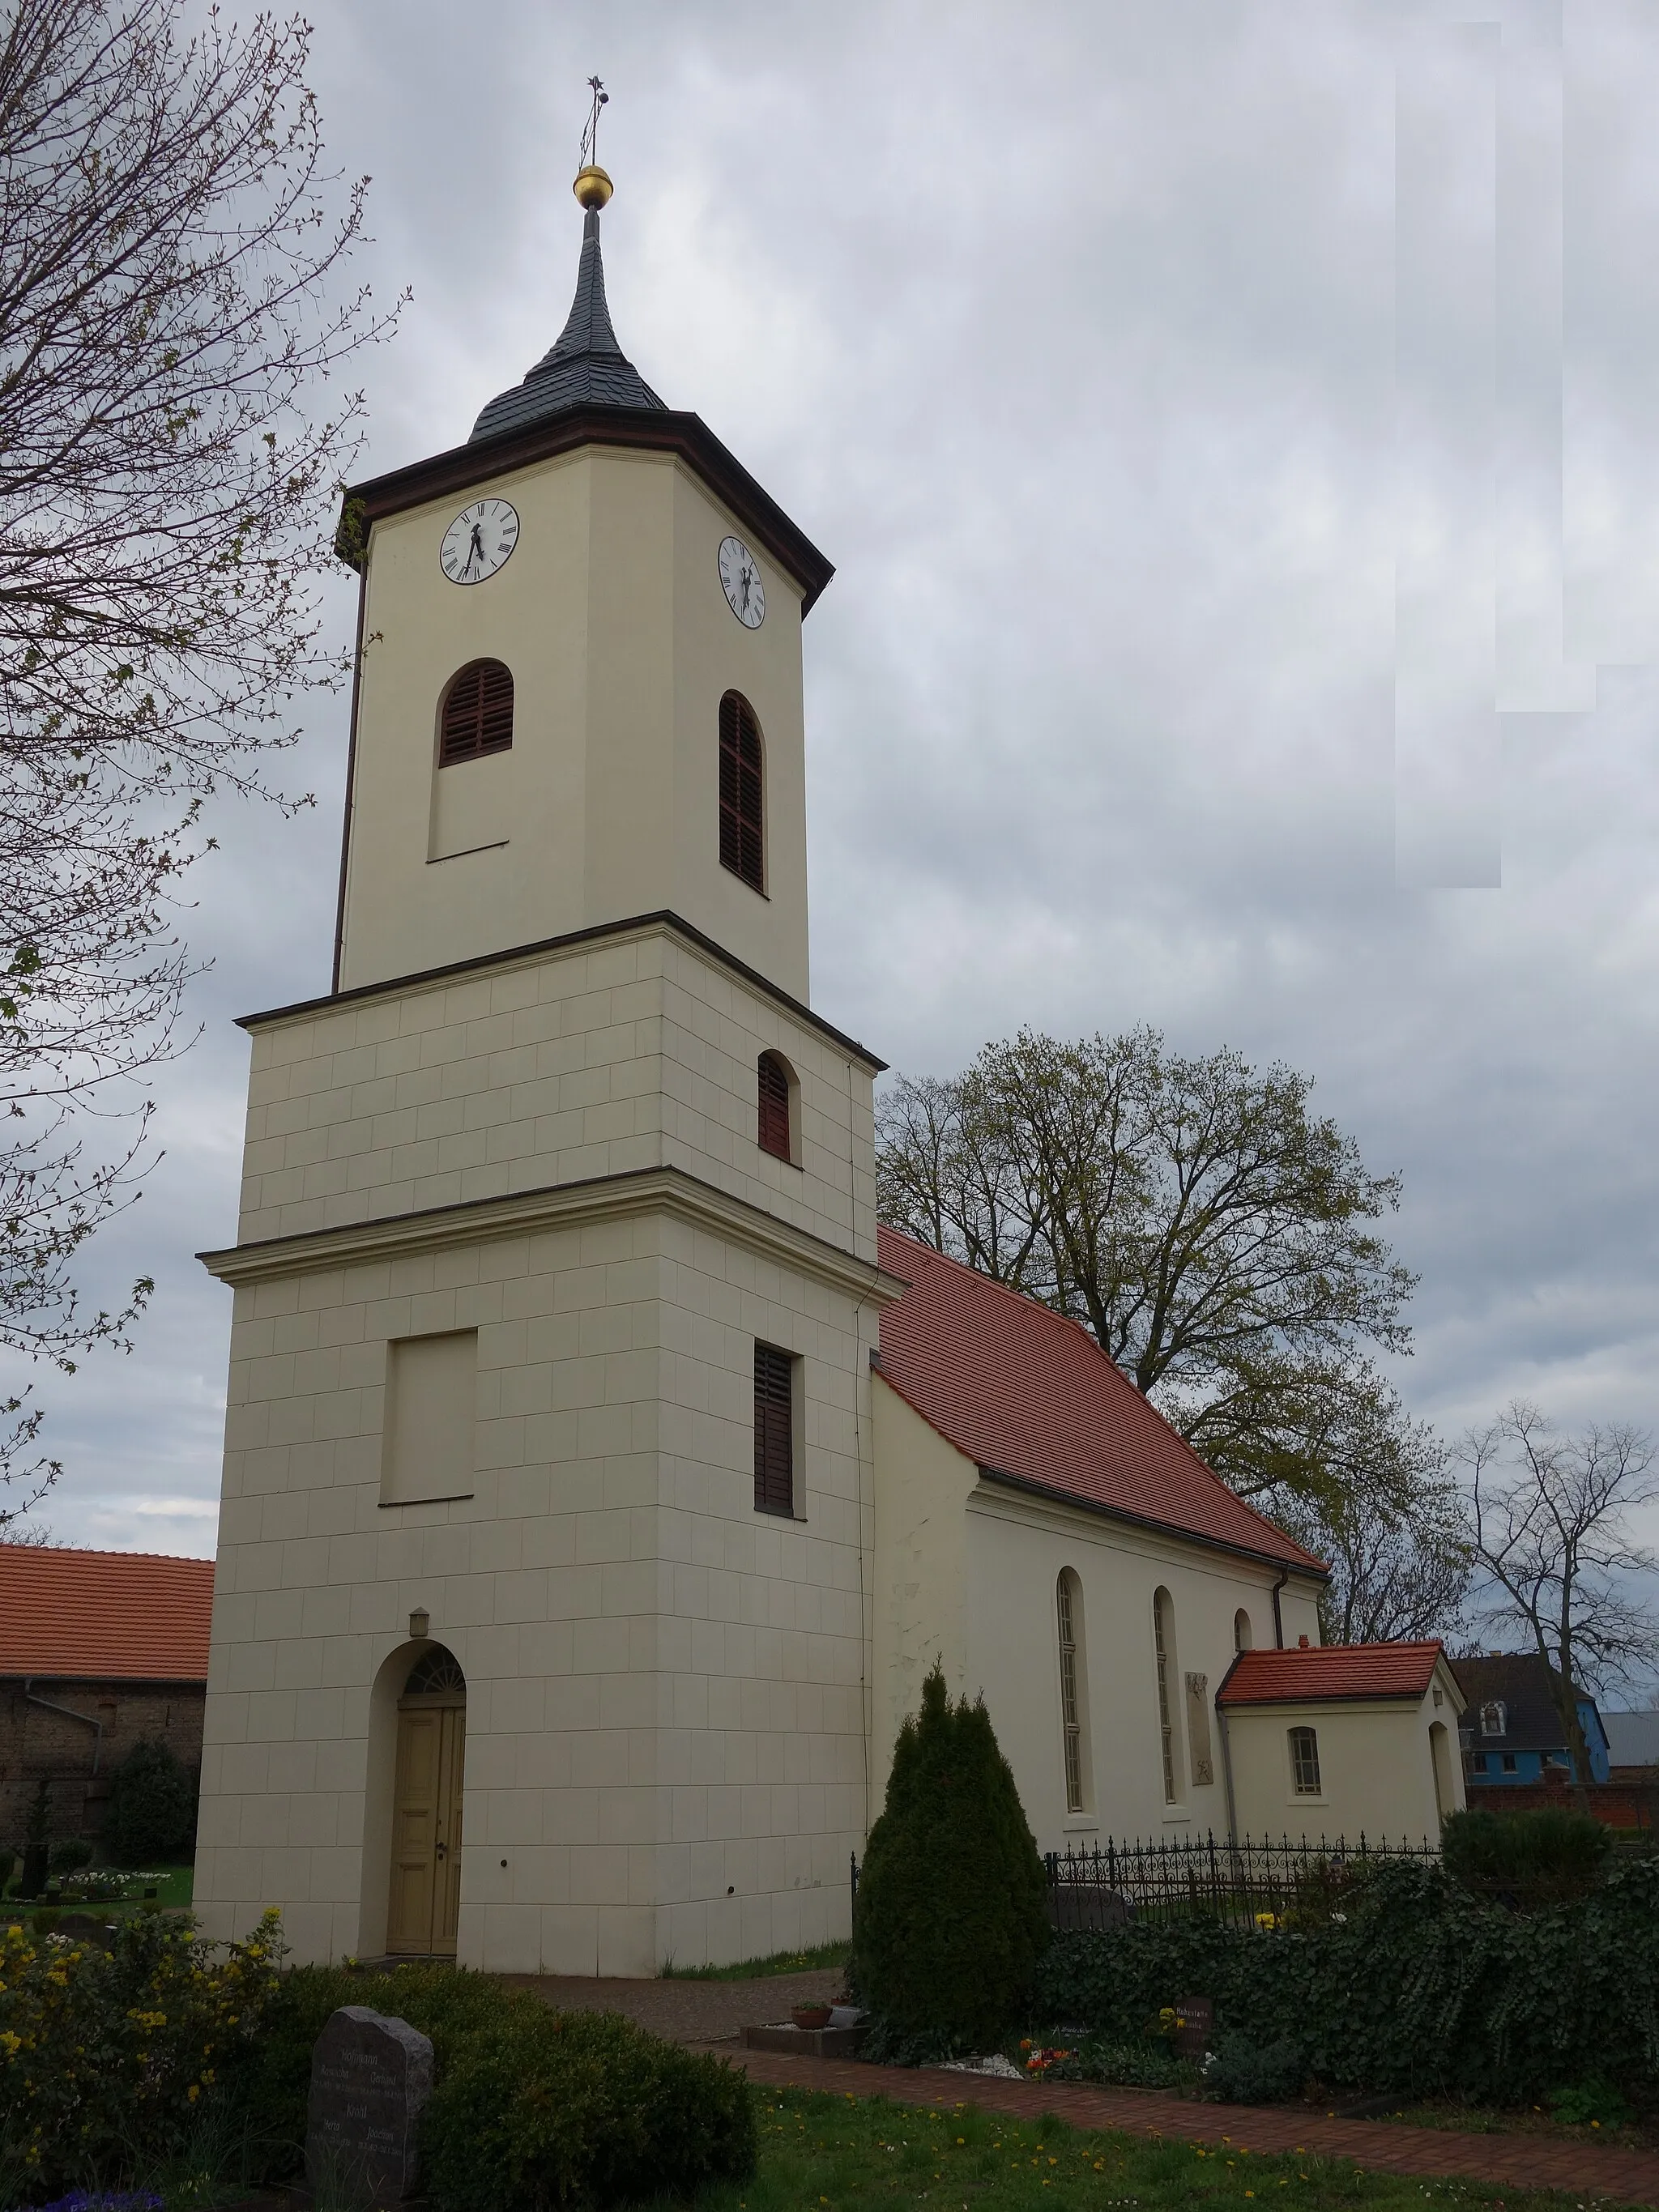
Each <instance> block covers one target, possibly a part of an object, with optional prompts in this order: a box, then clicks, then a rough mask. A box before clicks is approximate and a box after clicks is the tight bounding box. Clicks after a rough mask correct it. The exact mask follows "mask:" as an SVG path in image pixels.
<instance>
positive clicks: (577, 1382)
mask: <svg viewBox="0 0 1659 2212" xmlns="http://www.w3.org/2000/svg"><path fill="white" fill-rule="evenodd" d="M576 191H577V197H578V200H579V201H580V204H581V205H582V207H583V209H584V232H583V239H582V246H581V255H580V267H579V270H578V276H577V283H576V294H575V299H574V304H573V306H572V307H571V311H570V315H569V318H568V321H567V323H566V325H565V327H564V330H563V331H562V335H561V336H560V337H559V339H558V341H557V343H556V344H555V345H554V346H553V348H552V349H551V350H550V352H549V353H548V354H547V355H546V356H545V357H544V359H543V360H542V361H540V362H538V363H537V365H536V366H535V368H532V370H531V371H530V373H529V374H528V375H526V378H525V379H524V380H523V382H522V383H521V384H519V385H517V386H513V388H512V389H511V390H510V391H507V392H502V393H501V394H500V395H499V396H498V397H497V398H495V399H492V400H491V401H490V402H489V404H488V405H487V406H486V407H485V408H484V410H483V413H482V414H481V415H480V416H479V417H478V419H477V423H476V425H475V426H474V428H473V430H472V434H471V437H470V438H469V440H468V441H467V442H466V443H465V445H462V446H459V447H453V449H451V450H449V451H447V452H444V453H439V454H437V455H435V457H434V458H433V459H428V460H425V461H421V462H418V463H416V464H415V465H413V466H410V467H408V468H404V469H400V470H397V471H393V472H392V473H391V474H389V475H386V476H381V477H376V478H374V480H373V481H371V482H368V483H362V484H359V485H357V486H355V487H354V488H353V489H351V490H350V491H349V493H348V494H347V495H346V499H345V502H344V507H343V515H342V520H341V526H340V537H339V545H340V550H341V553H342V555H343V557H344V558H345V559H346V560H348V561H349V562H350V563H351V564H352V565H353V566H354V567H355V568H356V569H357V570H358V572H359V574H360V577H361V599H360V613H359V648H358V656H357V659H358V670H359V674H358V682H357V687H356V696H355V698H354V702H353V710H352V726H351V750H350V760H349V775H348V787H347V800H346V822H345V835H344V846H343V861H342V869H341V885H340V908H339V927H338V933H337V948H336V957H335V971H334V975H333V979H332V987H331V990H330V991H329V993H328V994H327V995H326V996H325V997H322V998H319V999H315V1000H308V1001H307V1002H305V1003H304V1004H301V1005H298V1006H288V1007H283V1008H281V1009H278V1010H277V1011H276V1012H271V1013H266V1014H260V1015H257V1016H253V1017H250V1018H248V1019H247V1020H246V1022H245V1024H244V1026H245V1027H246V1029H247V1030H248V1031H249V1033H250V1036H251V1039H252V1074H251V1078H250V1086H249V1103H248V1118H247V1133H246V1154H245V1169H244V1179H243V1186H242V1200H241V1212H240V1223H239V1229H238V1237H237V1242H236V1243H235V1244H234V1246H233V1247H231V1248H229V1249H226V1250H222V1251H216V1252H212V1253H209V1254H206V1255H204V1261H205V1264H206V1265H207V1266H208V1267H210V1269H211V1270H212V1272H213V1273H215V1274H216V1275H217V1276H218V1277H219V1278H220V1279H222V1281H224V1282H226V1283H228V1284H229V1285H232V1286H233V1288H234V1299H235V1304H234V1322H233V1334H232V1349H231V1368H230V1386H229V1402H228V1414H227V1430H226V1449H225V1471H224V1483H223V1502H222V1510H221V1518H220V1540H219V1558H218V1570H217V1577H216V1595H215V1608H214V1629H213V1645H212V1656H211V1660H210V1679H209V1688H208V1711H207V1728H206V1744H205V1748H204V1766H203V1784H202V1810H201V1820H200V1828H199V1844H198V1857H197V1905H198V1909H199V1910H200V1912H201V1915H202V1918H203V1920H204V1924H205V1926H206V1927H207V1929H208V1930H209V1932H210V1933H212V1934H215V1935H221V1936H224V1935H229V1934H232V1933H234V1932H238V1931H240V1930H241V1929H244V1928H246V1926H247V1925H248V1924H249V1923H251V1922H252V1920H253V1919H254V1918H255V1917H257V1916H258V1913H259V1912H260V1911H261V1910H263V1909H264V1907H265V1906H267V1905H280V1906H281V1907H282V1908H283V1914H284V1919H285V1923H286V1925H287V1929H288V1934H289V1941H290V1942H291V1943H292V1944H293V1945H294V1948H295V1954H296V1956H297V1957H298V1958H300V1959H301V1960H306V1959H325V1958H329V1957H339V1956H341V1955H343V1954H347V1953H355V1954H357V1955H359V1956H362V1957H376V1956H381V1955H384V1954H388V1953H390V1954H402V1955H430V1954H437V1955H453V1956H456V1957H458V1958H459V1959H460V1960H462V1961H463V1962H465V1963H468V1964H471V1965H474V1966H489V1967H492V1968H499V1969H510V1970H515V1971H520V1972H562V1973H592V1972H600V1973H607V1972H608V1973H625V1974H648V1973H652V1972H655V1971H656V1970H657V1969H658V1967H659V1966H660V1964H661V1963H662V1961H663V1960H665V1959H666V1958H669V1957H673V1958H674V1959H677V1960H680V1961H682V1962H684V1963H688V1964H689V1963H694V1962H698V1961H702V1960H732V1959H737V1958H743V1957H750V1956H755V1955H757V1954H763V1953H765V1952H769V1951H772V1950H775V1949H779V1948H783V1947H786V1946H794V1945H803V1944H810V1943H815V1942H822V1941H823V1940H826V1939H827V1938H829V1937H831V1936H836V1935H839V1934H842V1933H844V1932H845V1930H846V1929H847V1926H848V1886H847V1866H848V1852H849V1851H850V1850H854V1849H855V1848H857V1847H858V1846H859V1844H860V1842H861V1839H862V1837H863V1833H864V1826H865V1808H866V1762H867V1756H868V1747H867V1735H866V1687H867V1683H868V1679H869V1659H870V1652H869V1624H868V1619H867V1608H866V1590H867V1588H868V1585H869V1571H868V1567H869V1552H870V1545H871V1541H872V1511H873V1505H872V1497H871V1494H870V1493H871V1480H870V1466H869V1451H870V1443H869V1439H870V1419H869V1365H870V1353H871V1351H872V1346H873V1345H874V1342H875V1336H876V1316H877V1314H878V1310H879V1308H880V1306H881V1304H882V1303H883V1302H884V1299H886V1298H888V1297H891V1296H892V1295H894V1294H895V1292H896V1290H897V1288H898V1287H899V1286H898V1285H896V1283H894V1282H893V1281H891V1280H890V1279H889V1278H887V1277H885V1276H884V1275H883V1274H882V1273H881V1272H880V1270H879V1268H878V1265H877V1261H876V1236H875V1199H874V1174H873V1146H872V1108H871V1086H872V1079H873V1077H874V1075H875V1074H876V1073H877V1072H878V1069H879V1067H880V1066H881V1063H880V1062H879V1061H878V1060H874V1059H873V1058H872V1056H871V1055H870V1054H868V1053H867V1052H866V1051H865V1050H864V1048H862V1047H861V1046H860V1045H859V1044H857V1043H855V1042H854V1041H853V1040H852V1039H851V1038H849V1037H847V1036H842V1034H841V1033H840V1032H839V1031H837V1030H835V1029H833V1028H831V1027H830V1026H829V1024H827V1023H825V1022H823V1021H822V1020H821V1019H819V1018H818V1017H817V1015H815V1014H814V1013H813V1012H811V1009H810V1006H809V1004H808V990H809V978H808V954H807V918H806V916H807V902H806V857H805V729H804V720H803V711H802V689H801V624H802V621H803V619H804V617H805V615H806V613H807V612H808V611H809V610H810V609H811V605H812V604H813V602H814V600H815V599H817V595H818V593H819V592H821V591H822V590H823V587H824V586H825V584H826V583H827V582H828V581H829V576H830V574H831V571H830V568H829V563H828V562H826V561H825V560H824V559H823V556H822V555H821V554H820V553H818V551H817V550H816V548H815V547H814V546H813V545H812V544H811V542H810V540H809V539H808V538H806V537H805V535H804V534H803V532H801V531H800V530H799V528H798V527H797V526H796V525H795V524H794V523H793V522H792V521H791V520H790V519H789V517H788V516H787V515H786V514H785V513H783V511H782V510H781V508H780V507H778V506H777V505H776V503H775V501H773V500H771V499H770V498H769V496H768V495H767V494H766V493H765V492H764V491H763V489H762V488H761V486H760V485H759V484H758V483H756V482H755V480H754V478H753V477H750V475H749V474H748V472H747V471H745V470H744V468H743V466H742V465H741V464H740V463H739V462H738V460H737V459H735V458H734V457H733V456H732V454H731V453H728V452H727V450H726V447H724V446H723V445H722V444H721V443H720V441H719V440H718V439H716V438H715V437H714V435H713V434H712V433H711V432H710V431H709V430H708V428H707V427H706V426H705V425H704V423H703V422H702V421H701V420H700V419H699V418H698V416H696V415H695V414H687V413H681V412H678V411H676V410H673V409H672V408H671V407H668V406H666V405H665V404H664V403H663V401H662V400H661V399H659V397H658V396H657V394H656V393H655V392H653V390H652V389H651V388H650V387H649V386H647V384H646V383H645V381H644V380H643V379H642V378H641V375H640V374H639V373H638V371H637V370H636V369H635V368H634V367H633V365H632V364H631V363H630V362H629V361H628V359H627V358H626V356H624V355H623V351H622V349H621V348H620V346H619V345H618V343H617V338H616V336H615V333H614V331H613V330H612V327H611V318H610V314H609V312H608V309H607V307H606V303H605V277H604V270H603V267H602V264H601V259H600V249H599V219H600V210H602V209H603V207H604V206H605V204H606V202H607V201H608V200H609V198H610V197H611V184H610V179H608V178H607V177H606V176H605V173H604V172H603V170H600V169H598V168H597V167H592V166H590V167H585V168H584V169H583V171H582V173H581V174H580V176H579V177H578V179H577V184H576Z"/></svg>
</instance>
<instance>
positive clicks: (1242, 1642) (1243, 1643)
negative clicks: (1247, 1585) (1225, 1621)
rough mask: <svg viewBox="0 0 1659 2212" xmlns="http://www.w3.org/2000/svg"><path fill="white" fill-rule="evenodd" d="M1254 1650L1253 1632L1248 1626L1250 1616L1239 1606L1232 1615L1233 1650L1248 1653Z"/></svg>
mask: <svg viewBox="0 0 1659 2212" xmlns="http://www.w3.org/2000/svg"><path fill="white" fill-rule="evenodd" d="M1254 1649H1255V1629H1253V1628H1252V1627H1251V1626H1250V1616H1249V1613H1246V1612H1245V1610H1244V1608H1243V1606H1242V1605H1241V1606H1240V1607H1239V1608H1238V1611H1237V1613H1235V1614H1234V1615H1233V1650H1235V1651H1250V1650H1254Z"/></svg>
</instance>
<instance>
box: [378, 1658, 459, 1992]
mask: <svg viewBox="0 0 1659 2212" xmlns="http://www.w3.org/2000/svg"><path fill="white" fill-rule="evenodd" d="M465 1758H466V1677H465V1674H462V1672H461V1669H460V1663H459V1661H458V1660H457V1659H456V1657H455V1655H454V1653H453V1651H447V1650H445V1649H444V1647H443V1645H442V1644H435V1645H434V1646H433V1647H432V1648H431V1650H428V1651H426V1652H424V1653H422V1656H421V1657H420V1658H418V1659H417V1660H416V1662H415V1664H414V1665H413V1666H412V1667H411V1668H410V1671H409V1677H408V1680H406V1681H405V1682H404V1689H403V1695H402V1696H401V1697H400V1698H399V1699H398V1765H397V1779H396V1782H395V1784H394V1785H393V1790H394V1795H393V1798H392V1887H391V1895H390V1898H389V1900H388V1904H389V1911H388V1912H387V1916H386V1949H387V1950H388V1951H389V1952H398V1953H402V1954H404V1956H411V1955H413V1956H420V1957H423V1958H426V1957H432V1956H440V1957H445V1956H447V1957H450V1958H453V1956H454V1954H455V1921H456V1915H457V1911H458V1909H459V1905H460V1895H461V1784H462V1778H463V1770H464V1767H465Z"/></svg>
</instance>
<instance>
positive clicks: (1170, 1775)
mask: <svg viewBox="0 0 1659 2212" xmlns="http://www.w3.org/2000/svg"><path fill="white" fill-rule="evenodd" d="M1152 1643H1153V1646H1154V1649H1155V1650H1156V1652H1157V1655H1158V1735H1159V1738H1160V1741H1161V1743H1162V1747H1163V1753H1164V1803H1165V1804H1166V1805H1173V1804H1174V1803H1175V1802H1176V1798H1177V1796H1178V1794H1179V1793H1178V1791H1177V1790H1176V1776H1177V1775H1178V1774H1179V1773H1180V1771H1181V1743H1180V1739H1179V1738H1178V1737H1177V1735H1176V1700H1175V1686H1176V1682H1177V1681H1178V1680H1179V1679H1180V1677H1179V1676H1178V1674H1176V1644H1175V1601H1174V1600H1173V1599H1172V1598H1171V1597H1170V1593H1169V1591H1168V1590H1166V1589H1159V1590H1155V1591H1154V1592H1153V1594H1152Z"/></svg>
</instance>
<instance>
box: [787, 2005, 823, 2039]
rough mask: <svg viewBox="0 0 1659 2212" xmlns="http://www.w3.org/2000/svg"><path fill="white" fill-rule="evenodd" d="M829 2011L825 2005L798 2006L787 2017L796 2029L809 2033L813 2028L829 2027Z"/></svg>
mask: <svg viewBox="0 0 1659 2212" xmlns="http://www.w3.org/2000/svg"><path fill="white" fill-rule="evenodd" d="M829 2009H830V2008H829V2006H828V2005H827V2004H798V2005H796V2006H794V2007H793V2009H792V2010H791V2012H790V2015H789V2017H790V2019H791V2020H793V2021H794V2023H795V2026H796V2027H799V2028H803V2029H805V2030H806V2032H807V2033H811V2031H812V2030H813V2029H814V2028H819V2027H829Z"/></svg>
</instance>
